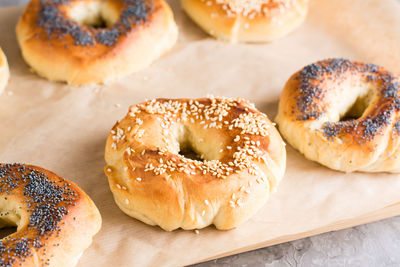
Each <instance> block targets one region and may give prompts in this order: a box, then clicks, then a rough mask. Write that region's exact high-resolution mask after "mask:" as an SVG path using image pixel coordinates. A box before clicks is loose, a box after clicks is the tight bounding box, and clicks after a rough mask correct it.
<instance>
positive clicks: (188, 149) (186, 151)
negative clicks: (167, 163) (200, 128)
mask: <svg viewBox="0 0 400 267" xmlns="http://www.w3.org/2000/svg"><path fill="white" fill-rule="evenodd" d="M179 155H181V156H184V157H185V158H188V159H192V160H198V161H204V158H203V156H202V155H200V154H199V153H198V152H196V150H195V149H194V148H193V146H192V144H191V143H190V142H188V141H186V142H184V143H180V150H179Z"/></svg>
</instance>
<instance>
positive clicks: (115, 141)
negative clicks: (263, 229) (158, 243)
mask: <svg viewBox="0 0 400 267" xmlns="http://www.w3.org/2000/svg"><path fill="white" fill-rule="evenodd" d="M105 159H106V162H107V166H106V167H105V173H106V175H107V176H108V179H109V183H110V188H111V191H112V192H113V194H114V198H115V201H116V203H117V204H118V206H119V207H120V208H121V209H122V211H124V212H125V213H126V214H128V215H130V216H132V217H134V218H136V219H139V220H141V221H143V222H145V223H147V224H150V225H159V226H160V227H161V228H163V229H165V230H168V231H170V230H174V229H177V228H183V229H198V228H203V227H206V226H208V225H210V224H214V225H215V226H216V227H217V228H218V229H231V228H234V227H236V226H238V225H239V224H241V223H243V222H245V221H246V220H248V219H249V218H250V217H251V216H252V215H253V214H254V213H255V212H256V211H257V210H259V209H260V208H261V207H262V206H263V205H264V204H265V202H266V201H267V198H268V196H269V195H270V193H271V192H274V191H275V190H276V188H277V186H278V183H279V182H280V180H281V179H282V177H283V174H284V170H285V164H286V151H285V147H284V144H283V142H282V139H281V137H280V135H279V133H278V131H277V130H276V129H275V127H274V126H273V124H272V123H271V122H270V120H269V119H268V118H267V116H266V115H264V114H263V113H261V112H259V111H258V110H256V109H255V108H254V106H253V105H251V104H249V103H248V102H247V101H245V100H242V99H237V100H232V99H225V98H201V99H193V100H191V99H176V100H173V99H157V100H152V101H148V102H144V103H141V104H138V105H134V106H132V107H131V108H130V111H129V113H128V114H127V116H126V117H125V118H124V119H122V120H121V122H119V123H117V124H116V125H115V126H114V127H113V129H112V131H111V133H110V135H109V137H108V139H107V145H106V151H105Z"/></svg>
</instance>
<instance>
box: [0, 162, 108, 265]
mask: <svg viewBox="0 0 400 267" xmlns="http://www.w3.org/2000/svg"><path fill="white" fill-rule="evenodd" d="M0 210H1V211H0V227H1V228H3V227H10V226H16V227H17V231H16V232H15V233H13V234H11V235H9V236H7V237H5V238H3V239H1V240H0V266H9V267H12V266H37V267H39V266H57V267H60V266H61V267H63V266H65V267H69V266H75V265H76V263H77V262H78V260H79V257H80V256H81V255H82V252H83V251H84V250H85V249H86V248H87V247H89V245H90V244H91V243H92V236H93V235H94V234H96V233H97V232H98V231H99V229H100V225H101V217H100V214H99V211H98V210H97V208H96V206H95V205H94V203H93V202H92V200H91V199H90V198H89V197H88V196H87V195H86V194H85V193H84V192H83V191H82V190H81V189H80V188H79V187H78V186H77V185H75V184H74V183H72V182H70V181H67V180H65V179H63V178H61V177H59V176H57V175H56V174H54V173H52V172H50V171H47V170H45V169H42V168H39V167H35V166H29V165H22V164H1V165H0Z"/></svg>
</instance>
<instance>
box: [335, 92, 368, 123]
mask: <svg viewBox="0 0 400 267" xmlns="http://www.w3.org/2000/svg"><path fill="white" fill-rule="evenodd" d="M371 98H372V97H371V94H369V93H368V94H366V95H363V96H359V97H357V99H356V101H355V102H354V103H353V105H351V106H350V107H349V108H348V109H347V111H346V112H345V113H344V114H343V115H341V116H340V121H351V120H357V119H359V118H361V117H362V116H363V114H364V112H365V111H366V109H367V108H368V106H369V105H370V102H371Z"/></svg>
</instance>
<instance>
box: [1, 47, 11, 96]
mask: <svg viewBox="0 0 400 267" xmlns="http://www.w3.org/2000/svg"><path fill="white" fill-rule="evenodd" d="M9 78H10V70H9V69H8V63H7V58H6V56H5V55H4V53H3V51H2V50H1V48H0V94H1V93H2V92H3V91H4V89H5V88H6V86H7V83H8V79H9Z"/></svg>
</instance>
